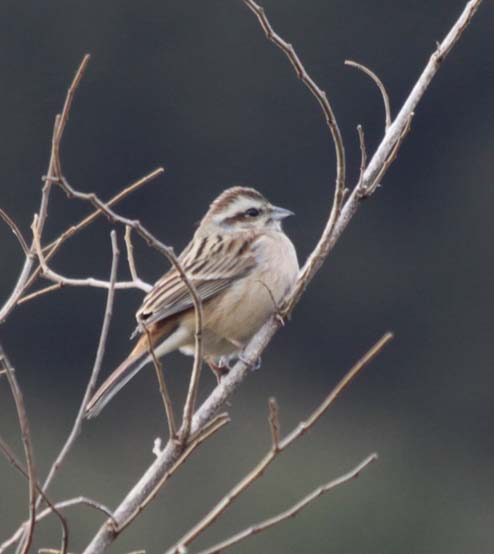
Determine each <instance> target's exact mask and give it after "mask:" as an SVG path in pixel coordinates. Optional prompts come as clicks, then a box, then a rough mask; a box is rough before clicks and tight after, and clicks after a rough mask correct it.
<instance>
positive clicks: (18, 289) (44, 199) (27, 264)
mask: <svg viewBox="0 0 494 554" xmlns="http://www.w3.org/2000/svg"><path fill="white" fill-rule="evenodd" d="M88 61H89V58H88V57H87V56H85V57H84V59H83V61H82V63H81V65H80V67H79V69H78V70H77V72H76V75H75V77H74V79H73V81H72V84H71V85H70V87H69V90H68V92H67V97H66V99H65V104H64V109H63V110H62V114H63V117H62V116H60V115H57V117H56V118H55V125H54V129H53V136H52V147H51V153H50V161H49V163H48V171H47V175H52V174H53V172H54V171H55V169H56V167H57V160H56V159H57V156H58V150H59V145H60V141H61V140H62V135H63V130H64V128H65V123H66V121H67V119H68V116H69V109H70V105H71V103H72V98H73V96H74V94H75V91H76V88H77V85H78V83H79V81H80V79H81V77H82V73H83V71H84V69H85V67H86V66H87V63H88ZM51 186H52V185H51V181H49V180H47V181H45V184H44V185H43V189H42V194H41V203H40V207H39V218H38V233H39V235H40V237H41V235H42V233H43V228H44V225H45V221H46V218H47V215H48V201H49V197H50V191H51ZM40 240H41V239H40ZM34 260H35V256H34V254H32V253H31V251H30V252H29V255H26V259H25V261H24V265H23V267H22V270H21V273H20V275H19V278H18V279H17V282H16V285H15V287H14V290H13V291H12V293H11V295H10V297H9V298H8V299H7V300H6V302H5V303H4V305H3V306H2V308H1V309H0V323H3V322H4V321H5V320H6V319H7V317H8V316H9V314H10V313H11V312H12V310H13V309H14V308H15V306H16V305H17V301H18V300H19V298H21V296H22V295H23V294H24V292H25V291H26V287H27V283H28V279H29V278H30V276H31V270H32V267H33V264H34Z"/></svg>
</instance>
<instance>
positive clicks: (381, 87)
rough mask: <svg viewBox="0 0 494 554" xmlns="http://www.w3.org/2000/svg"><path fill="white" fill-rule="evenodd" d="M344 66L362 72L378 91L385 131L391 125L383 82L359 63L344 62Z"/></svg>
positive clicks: (389, 106)
mask: <svg viewBox="0 0 494 554" xmlns="http://www.w3.org/2000/svg"><path fill="white" fill-rule="evenodd" d="M345 65H349V66H351V67H355V68H357V69H359V70H360V71H363V72H364V73H365V74H366V75H368V76H369V77H370V78H371V79H372V80H373V81H374V83H375V84H376V86H377V88H378V89H379V92H380V93H381V96H382V99H383V103H384V114H385V119H384V130H385V131H386V130H387V129H388V127H389V126H390V125H391V105H390V103H389V95H388V93H387V91H386V87H385V86H384V84H383V82H382V81H381V79H379V77H378V76H377V75H376V74H375V73H374V71H372V69H369V68H368V67H365V65H362V64H361V63H358V62H354V61H352V60H345Z"/></svg>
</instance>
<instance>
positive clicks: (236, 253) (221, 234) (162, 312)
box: [86, 187, 298, 417]
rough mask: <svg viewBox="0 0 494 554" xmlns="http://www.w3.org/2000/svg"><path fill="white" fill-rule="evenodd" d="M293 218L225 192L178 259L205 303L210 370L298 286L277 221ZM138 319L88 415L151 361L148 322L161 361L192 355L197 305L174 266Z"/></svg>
mask: <svg viewBox="0 0 494 554" xmlns="http://www.w3.org/2000/svg"><path fill="white" fill-rule="evenodd" d="M288 215H291V212H289V211H288V210H284V209H283V208H277V207H275V206H272V205H271V204H270V203H269V202H268V201H267V200H266V199H265V198H264V197H263V196H262V195H261V194H260V193H259V192H258V191H256V190H254V189H252V188H247V187H233V188H230V189H227V190H225V191H224V192H223V193H222V194H220V196H219V197H218V198H216V200H214V202H213V203H212V204H211V206H210V207H209V210H208V212H207V213H206V215H205V216H204V218H203V219H202V221H201V223H200V225H199V227H198V228H197V230H196V232H195V234H194V237H193V238H192V241H191V242H190V243H189V245H188V246H187V247H186V248H185V250H184V251H183V252H182V254H181V255H180V257H179V261H180V264H181V266H182V268H183V269H184V271H185V272H186V274H187V277H188V278H189V279H190V280H191V281H192V283H193V284H194V286H195V288H196V290H197V292H198V294H199V296H200V298H201V301H202V303H203V329H202V337H203V352H204V358H205V359H206V360H207V361H208V362H210V364H211V365H213V366H214V365H217V364H218V363H220V361H223V360H224V359H228V357H231V356H233V355H239V353H240V352H241V351H242V349H243V347H244V346H245V345H246V343H247V342H248V340H249V339H250V338H251V337H252V335H253V334H254V333H255V332H256V331H257V330H258V329H259V328H260V327H261V326H262V324H263V323H264V322H265V321H266V320H267V319H268V318H269V316H270V315H271V314H272V313H273V312H274V311H275V310H276V305H277V304H278V303H279V302H280V301H281V300H282V299H283V297H284V296H285V295H286V293H287V292H288V290H289V289H290V288H291V286H292V285H293V283H294V281H295V278H296V275H297V272H298V262H297V255H296V252H295V248H294V246H293V244H292V243H291V241H290V239H289V238H288V237H287V236H286V235H285V234H284V233H283V231H282V228H281V223H280V222H281V220H282V219H284V218H285V217H287V216H288ZM136 317H137V321H138V328H137V329H136V332H135V334H140V338H139V339H138V341H137V343H136V345H135V347H134V349H133V350H132V352H131V353H130V355H129V356H128V357H127V358H126V360H124V362H123V363H122V364H121V365H120V366H119V367H118V368H117V369H116V370H115V371H114V372H113V373H112V374H111V375H110V376H109V377H108V379H107V380H106V381H105V382H104V383H103V384H102V385H101V387H100V388H99V389H98V391H97V392H96V393H95V395H94V396H93V398H92V399H91V400H90V402H89V403H88V406H87V409H86V416H87V417H94V416H96V415H97V414H98V413H99V412H100V411H101V409H102V408H103V407H104V406H105V405H106V403H107V402H108V401H109V400H110V399H111V398H112V397H113V396H114V395H115V394H116V393H117V392H118V391H119V390H120V389H121V388H122V387H123V386H124V385H125V384H126V383H127V382H128V381H129V380H130V379H131V378H132V377H133V376H134V375H135V374H136V373H137V372H138V371H139V370H140V369H141V368H142V367H144V365H146V364H147V363H148V362H149V361H150V359H151V358H150V355H149V345H148V338H147V336H146V334H145V333H143V325H145V326H146V329H147V330H148V332H149V335H150V338H151V341H152V343H153V348H154V350H155V354H156V355H157V356H158V357H161V356H164V355H165V354H167V353H169V352H172V351H173V350H177V349H178V350H180V351H181V352H183V353H185V354H189V355H193V353H194V329H195V313H194V307H193V302H192V298H191V296H190V293H189V291H188V289H187V287H186V285H185V284H184V282H183V280H182V279H181V277H180V275H179V273H178V272H177V271H176V270H175V269H171V270H170V271H168V272H167V273H166V274H165V275H164V276H163V277H162V278H161V279H159V280H158V281H157V282H156V284H155V285H154V287H153V288H152V289H151V291H150V292H149V293H148V294H147V295H146V296H145V298H144V300H143V302H142V305H141V307H140V308H139V310H138V311H137V314H136Z"/></svg>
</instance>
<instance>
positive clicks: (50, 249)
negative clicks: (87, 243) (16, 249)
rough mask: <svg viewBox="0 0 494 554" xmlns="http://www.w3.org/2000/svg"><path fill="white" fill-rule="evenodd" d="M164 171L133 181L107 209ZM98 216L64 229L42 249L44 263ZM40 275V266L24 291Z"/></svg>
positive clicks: (158, 170)
mask: <svg viewBox="0 0 494 554" xmlns="http://www.w3.org/2000/svg"><path fill="white" fill-rule="evenodd" d="M164 171H165V170H164V169H163V168H162V167H159V168H158V169H155V170H154V171H152V172H151V173H149V174H148V175H145V176H144V177H141V178H140V179H138V180H137V181H135V182H134V183H132V184H130V185H129V186H128V187H126V188H125V189H124V190H122V191H120V192H119V193H118V194H116V195H115V196H113V197H112V198H111V199H110V200H108V202H106V204H107V205H108V206H109V207H112V206H114V205H115V204H117V203H118V202H120V201H121V200H122V199H123V198H125V197H126V196H128V195H129V194H131V193H133V192H135V191H136V190H137V189H139V188H140V187H142V186H143V185H145V184H146V183H149V182H150V181H151V180H153V179H155V178H156V177H158V175H161V174H162V173H163V172H164ZM100 215H101V210H99V209H96V210H94V211H93V212H92V213H90V214H89V215H88V216H86V217H85V218H84V219H82V220H81V221H79V223H77V224H76V225H71V226H70V227H69V228H68V229H66V230H65V231H64V232H63V233H61V234H60V235H59V236H58V238H56V239H55V240H54V241H52V242H51V243H50V244H48V245H47V246H44V247H43V252H45V251H46V254H45V260H46V262H49V261H50V260H51V259H52V258H53V256H54V255H55V254H56V253H57V252H58V250H59V249H60V247H61V246H62V244H64V242H65V241H66V240H67V239H69V238H70V237H73V236H74V235H75V234H76V233H78V232H79V231H81V230H82V229H84V228H86V227H87V226H88V225H90V224H91V223H93V221H95V220H96V219H97V218H98V216H100ZM40 274H41V266H39V267H38V268H37V269H36V270H35V271H34V272H33V274H32V275H31V277H30V278H29V279H28V281H27V282H26V286H25V289H28V288H29V287H30V286H31V285H32V284H33V283H34V282H35V280H36V279H37V278H38V277H39V275H40ZM137 283H139V284H141V285H143V284H144V285H145V287H142V286H141V287H139V286H137V287H136V288H142V290H146V292H147V291H148V290H149V289H150V288H151V286H150V285H148V284H147V283H144V282H143V281H140V280H139V281H137Z"/></svg>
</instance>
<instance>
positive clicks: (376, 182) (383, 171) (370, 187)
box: [357, 112, 414, 198]
mask: <svg viewBox="0 0 494 554" xmlns="http://www.w3.org/2000/svg"><path fill="white" fill-rule="evenodd" d="M413 116H414V113H413V112H412V113H411V114H410V117H409V118H408V121H407V123H406V125H405V128H404V129H403V131H402V132H401V135H400V136H399V137H398V140H397V141H396V144H395V146H394V148H393V150H391V153H390V154H389V156H388V157H387V158H386V161H385V162H384V164H383V166H382V168H381V170H380V171H379V173H378V174H377V175H376V177H375V179H374V182H373V183H372V184H371V185H368V186H366V187H365V188H364V186H363V185H362V181H363V178H364V177H363V176H362V180H361V181H360V184H359V185H357V190H360V194H361V195H362V197H363V198H366V197H368V196H370V195H372V194H373V193H374V192H375V190H376V189H377V188H378V187H379V186H380V184H381V179H382V178H383V177H384V175H385V174H386V173H387V171H388V169H389V168H390V166H391V164H392V163H393V162H394V161H395V159H396V156H397V155H398V151H399V150H400V148H401V145H402V144H403V141H404V140H405V138H406V136H407V135H408V133H409V132H410V130H411V128H412V120H413Z"/></svg>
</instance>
